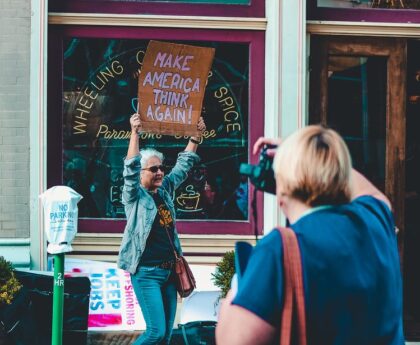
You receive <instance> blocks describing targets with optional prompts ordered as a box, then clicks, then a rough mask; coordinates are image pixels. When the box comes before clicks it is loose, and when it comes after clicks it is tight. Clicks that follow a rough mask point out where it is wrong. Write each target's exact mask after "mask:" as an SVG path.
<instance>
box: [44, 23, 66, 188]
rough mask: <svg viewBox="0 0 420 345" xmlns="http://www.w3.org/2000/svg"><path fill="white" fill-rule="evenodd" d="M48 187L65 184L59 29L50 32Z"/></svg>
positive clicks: (61, 52) (61, 64)
mask: <svg viewBox="0 0 420 345" xmlns="http://www.w3.org/2000/svg"><path fill="white" fill-rule="evenodd" d="M48 40H49V44H48V84H47V85H48V86H50V85H53V86H52V87H48V88H47V188H50V187H52V186H57V185H61V184H63V170H62V167H63V140H62V139H63V133H62V131H61V130H60V129H62V128H63V118H62V116H60V114H62V112H63V103H62V98H63V84H62V80H63V44H62V40H61V37H60V35H59V34H58V32H57V31H53V30H51V29H49V32H48Z"/></svg>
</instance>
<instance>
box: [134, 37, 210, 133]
mask: <svg viewBox="0 0 420 345" xmlns="http://www.w3.org/2000/svg"><path fill="white" fill-rule="evenodd" d="M214 53H215V50H214V48H205V47H197V46H191V45H185V44H175V43H167V42H159V41H150V42H149V45H148V47H147V51H146V54H145V56H144V59H143V67H142V70H141V73H140V75H139V81H138V98H139V113H140V118H141V121H142V131H143V132H146V133H155V134H167V135H190V136H191V135H198V134H199V133H198V131H197V123H198V119H199V118H200V115H201V107H202V103H203V97H204V92H205V88H206V84H207V77H208V74H209V71H210V68H211V64H212V62H213V57H214Z"/></svg>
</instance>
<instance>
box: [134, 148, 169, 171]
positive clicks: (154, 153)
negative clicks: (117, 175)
mask: <svg viewBox="0 0 420 345" xmlns="http://www.w3.org/2000/svg"><path fill="white" fill-rule="evenodd" d="M140 157H141V158H140V165H141V168H142V169H144V168H146V166H147V162H148V161H149V159H150V158H152V157H157V158H159V159H160V161H161V162H163V160H164V158H165V157H164V156H163V153H162V152H159V151H158V150H155V149H152V148H145V149H141V150H140Z"/></svg>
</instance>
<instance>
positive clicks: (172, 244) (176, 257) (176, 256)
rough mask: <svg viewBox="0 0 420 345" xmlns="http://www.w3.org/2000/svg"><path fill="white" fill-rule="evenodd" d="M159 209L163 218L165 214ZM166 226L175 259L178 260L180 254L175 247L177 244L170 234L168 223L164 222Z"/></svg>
mask: <svg viewBox="0 0 420 345" xmlns="http://www.w3.org/2000/svg"><path fill="white" fill-rule="evenodd" d="M157 211H158V213H159V216H160V217H161V218H163V217H164V215H163V214H162V211H161V210H160V209H159V208H158V209H157ZM164 227H165V230H166V234H167V235H168V239H169V242H170V244H171V246H172V250H173V251H174V255H175V259H176V260H178V258H179V254H178V252H177V250H176V249H175V245H174V242H173V241H172V238H171V236H170V235H169V231H168V226H167V224H164Z"/></svg>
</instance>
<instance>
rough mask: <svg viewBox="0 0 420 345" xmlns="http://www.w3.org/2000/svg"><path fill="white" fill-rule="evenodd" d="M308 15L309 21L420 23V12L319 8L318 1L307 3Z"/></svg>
mask: <svg viewBox="0 0 420 345" xmlns="http://www.w3.org/2000/svg"><path fill="white" fill-rule="evenodd" d="M307 13H308V14H307V20H318V21H319V20H321V21H342V22H372V23H410V24H415V23H420V10H412V9H411V10H410V9H407V10H405V9H386V8H370V9H362V8H334V7H319V6H318V5H317V1H316V0H310V1H308V2H307Z"/></svg>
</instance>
